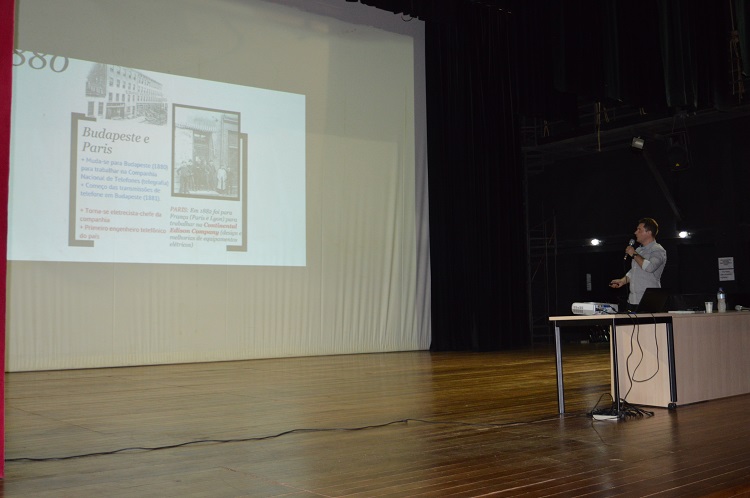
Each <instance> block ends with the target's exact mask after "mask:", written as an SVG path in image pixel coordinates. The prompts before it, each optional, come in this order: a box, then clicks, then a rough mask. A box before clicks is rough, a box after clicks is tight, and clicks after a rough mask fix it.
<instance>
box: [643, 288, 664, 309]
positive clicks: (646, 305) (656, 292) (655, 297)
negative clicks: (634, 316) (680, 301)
mask: <svg viewBox="0 0 750 498" xmlns="http://www.w3.org/2000/svg"><path fill="white" fill-rule="evenodd" d="M668 299H669V291H667V290H665V289H659V288H656V287H649V288H648V289H646V291H645V292H644V293H643V297H642V298H641V302H640V303H639V304H638V309H637V310H636V313H664V312H666V311H667V300H668Z"/></svg>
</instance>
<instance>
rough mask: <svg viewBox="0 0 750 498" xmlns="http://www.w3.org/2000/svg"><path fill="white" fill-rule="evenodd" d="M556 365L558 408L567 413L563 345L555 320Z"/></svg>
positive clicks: (562, 412) (561, 412)
mask: <svg viewBox="0 0 750 498" xmlns="http://www.w3.org/2000/svg"><path fill="white" fill-rule="evenodd" d="M555 367H557V410H558V412H559V413H560V415H563V414H564V413H565V390H564V387H563V368H562V345H561V343H560V327H559V326H558V325H557V322H555Z"/></svg>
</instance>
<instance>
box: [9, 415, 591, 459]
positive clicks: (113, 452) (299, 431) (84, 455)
mask: <svg viewBox="0 0 750 498" xmlns="http://www.w3.org/2000/svg"><path fill="white" fill-rule="evenodd" d="M580 416H582V415H576V414H565V416H564V418H575V417H580ZM559 420H560V417H559V416H555V417H548V418H543V419H538V420H531V421H527V422H507V423H504V424H489V423H472V422H456V421H450V420H446V421H440V420H425V419H419V418H404V419H401V420H393V421H391V422H385V423H383V424H375V425H365V426H361V427H333V428H322V429H291V430H288V431H284V432H279V433H278V434H271V435H268V436H253V437H245V438H234V439H197V440H194V441H186V442H184V443H177V444H170V445H165V446H153V447H148V446H134V447H130V448H120V449H117V450H111V451H100V452H95V453H82V454H79V455H68V456H62V457H47V458H32V457H18V458H7V459H6V460H5V462H6V463H12V462H53V461H62V460H74V459H78V458H88V457H96V456H106V455H116V454H118V453H124V452H128V451H144V452H147V451H158V450H169V449H174V448H180V447H183V446H191V445H194V444H224V443H244V442H249V441H264V440H267V439H275V438H278V437H281V436H287V435H290V434H303V433H309V432H348V431H362V430H366V429H378V428H381V427H387V426H389V425H395V424H406V423H408V422H420V423H423V424H433V425H461V426H467V427H484V428H488V427H489V428H493V427H494V428H505V427H518V426H524V425H532V424H539V423H543V422H550V421H559Z"/></svg>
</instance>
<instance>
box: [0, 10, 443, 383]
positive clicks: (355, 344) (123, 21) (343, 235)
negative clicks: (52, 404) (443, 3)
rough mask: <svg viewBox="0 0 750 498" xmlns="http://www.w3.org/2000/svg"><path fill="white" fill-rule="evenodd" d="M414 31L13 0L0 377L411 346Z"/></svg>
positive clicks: (418, 48)
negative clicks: (0, 370)
mask: <svg viewBox="0 0 750 498" xmlns="http://www.w3.org/2000/svg"><path fill="white" fill-rule="evenodd" d="M407 21H409V22H407ZM423 32H424V31H423V24H422V23H421V22H420V21H417V20H409V19H404V18H402V16H399V15H393V14H390V13H387V12H383V11H379V10H376V9H374V8H371V7H366V6H364V5H360V4H352V3H349V2H344V1H343V0H319V1H301V0H299V1H298V0H294V1H293V0H283V1H277V2H265V1H260V0H242V1H239V0H235V1H233V0H160V1H159V2H150V1H145V0H132V1H128V2H122V1H119V0H71V1H69V2H63V3H61V2H53V1H51V0H19V1H18V2H17V25H16V48H15V54H14V75H13V109H12V129H11V162H10V164H11V173H10V176H11V178H10V202H9V233H8V282H7V289H8V294H7V295H8V322H7V368H8V370H10V371H23V370H44V369H66V368H91V367H106V366H125V365H143V364H160V363H176V362H196V361H219V360H238V359H252V358H267V357H283V356H301V355H323V354H349V353H366V352H383V351H404V350H420V349H426V348H428V347H429V342H430V322H429V315H430V310H429V306H430V299H429V252H428V230H427V216H428V215H427V207H426V206H427V192H426V189H427V187H426V167H427V165H426V139H425V111H424V35H423Z"/></svg>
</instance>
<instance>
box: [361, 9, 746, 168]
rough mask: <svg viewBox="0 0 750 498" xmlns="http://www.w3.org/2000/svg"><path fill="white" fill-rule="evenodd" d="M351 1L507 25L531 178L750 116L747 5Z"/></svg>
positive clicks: (434, 17) (436, 19) (434, 18)
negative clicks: (476, 15)
mask: <svg viewBox="0 0 750 498" xmlns="http://www.w3.org/2000/svg"><path fill="white" fill-rule="evenodd" d="M347 1H348V0H347ZM360 1H361V3H363V4H366V5H370V6H373V7H377V8H379V9H384V10H387V11H390V12H394V13H397V14H401V15H402V16H406V17H407V18H408V17H415V18H419V19H422V20H424V21H425V22H426V23H427V24H428V25H429V23H448V24H450V23H452V22H453V19H455V18H456V16H457V14H458V13H459V11H460V10H467V9H471V10H474V11H479V12H482V13H484V14H485V15H487V16H491V15H503V16H509V17H510V18H511V19H512V22H511V23H510V24H509V25H510V26H512V29H513V31H514V32H513V33H512V36H513V40H514V42H513V46H514V49H515V51H516V54H515V55H516V58H515V60H516V61H517V67H516V68H515V71H514V73H515V78H516V82H515V83H516V88H517V92H516V93H517V97H518V106H517V108H518V109H519V126H520V136H521V142H522V143H521V145H522V147H523V149H524V152H525V156H526V161H527V164H528V165H529V166H530V167H531V168H532V169H534V168H535V167H538V166H540V165H544V164H549V163H550V162H554V161H555V160H557V159H559V158H561V157H570V156H571V155H576V154H586V153H589V152H595V151H599V150H603V149H605V148H606V147H608V146H610V145H611V144H621V143H622V141H623V140H628V139H629V137H632V136H638V135H646V136H652V137H659V138H662V137H665V136H669V135H671V134H674V133H675V132H679V131H680V130H681V129H684V128H685V127H687V126H690V125H692V124H696V123H701V122H707V121H711V120H725V119H732V118H734V117H738V116H743V115H746V113H747V112H748V111H750V108H749V107H748V104H749V103H750V99H749V97H750V96H748V95H747V93H746V89H747V88H748V87H750V78H749V77H748V73H750V60H748V59H750V58H749V57H748V55H747V54H750V34H749V33H748V30H747V18H748V17H750V0H712V1H705V0H526V1H520V0H452V1H448V0H444V1H440V2H438V1H435V0H360ZM427 32H428V36H429V29H428V30H427ZM428 46H429V45H428ZM428 85H429V82H428Z"/></svg>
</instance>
